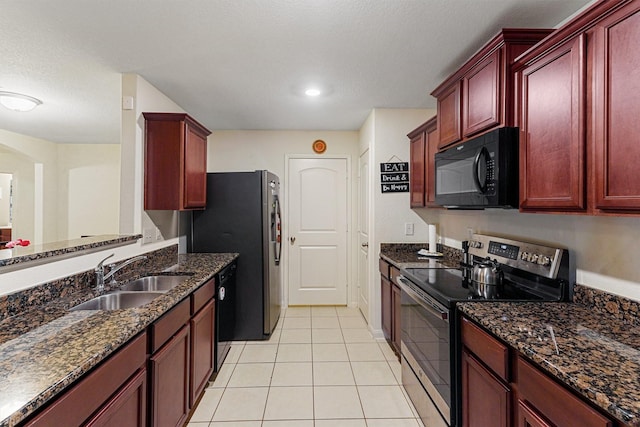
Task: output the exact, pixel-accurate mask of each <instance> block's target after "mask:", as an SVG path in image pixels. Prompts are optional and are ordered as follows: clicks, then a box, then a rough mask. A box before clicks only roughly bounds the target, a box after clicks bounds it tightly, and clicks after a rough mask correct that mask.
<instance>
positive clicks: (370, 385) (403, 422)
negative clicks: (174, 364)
mask: <svg viewBox="0 0 640 427" xmlns="http://www.w3.org/2000/svg"><path fill="white" fill-rule="evenodd" d="M400 381H401V380H400V363H399V362H398V359H397V358H396V356H395V354H394V353H393V351H392V350H391V348H390V347H389V345H388V344H387V343H386V342H385V341H383V340H381V341H377V340H375V339H373V337H372V336H371V334H370V333H369V331H368V329H367V324H366V322H365V321H364V318H363V317H362V315H361V314H360V312H359V311H358V310H357V309H352V308H347V307H291V308H288V309H287V310H285V311H283V314H282V317H281V318H280V321H279V322H278V326H277V327H276V330H275V331H274V333H273V335H272V337H271V339H269V340H268V341H247V342H234V343H233V345H232V347H231V351H230V352H229V355H228V356H227V359H226V360H225V362H224V364H223V366H222V368H221V369H220V372H219V373H218V376H217V377H216V379H215V381H213V382H212V383H211V384H209V388H207V390H206V391H205V394H204V396H203V397H202V399H201V400H200V403H199V404H198V407H197V409H196V411H195V412H194V414H193V416H192V417H191V420H190V421H189V424H188V427H382V426H389V427H422V426H423V424H422V423H421V422H420V419H419V418H417V415H416V412H415V409H414V407H413V405H412V404H411V401H410V400H409V398H408V397H407V395H406V392H405V391H404V389H403V388H402V386H401V382H400Z"/></svg>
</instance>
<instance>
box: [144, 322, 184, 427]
mask: <svg viewBox="0 0 640 427" xmlns="http://www.w3.org/2000/svg"><path fill="white" fill-rule="evenodd" d="M189 332H190V331H189V325H186V326H184V327H183V328H182V329H181V330H180V331H179V332H178V333H177V334H176V335H175V336H174V337H173V338H171V339H170V340H169V342H167V343H166V344H165V345H164V347H162V348H161V349H160V350H159V351H158V352H156V353H155V354H154V355H153V356H152V357H151V359H150V366H151V402H150V403H151V425H152V426H154V427H178V426H182V425H183V424H184V422H185V420H186V419H187V415H188V414H189V378H190V374H189V372H190V371H189V350H190V342H189V341H190V333H189Z"/></svg>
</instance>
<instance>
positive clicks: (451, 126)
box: [437, 81, 462, 149]
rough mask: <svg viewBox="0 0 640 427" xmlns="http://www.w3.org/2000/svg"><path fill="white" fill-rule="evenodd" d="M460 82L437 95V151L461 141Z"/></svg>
mask: <svg viewBox="0 0 640 427" xmlns="http://www.w3.org/2000/svg"><path fill="white" fill-rule="evenodd" d="M461 101H462V100H461V91H460V82H459V81H456V82H454V83H453V84H452V85H451V86H449V87H448V88H446V89H445V90H444V91H442V92H441V93H439V94H438V116H437V117H438V130H439V137H438V149H443V148H445V147H448V146H449V145H451V144H454V143H456V142H458V141H460V140H461V139H462V122H461V116H462V114H461V112H460V105H461Z"/></svg>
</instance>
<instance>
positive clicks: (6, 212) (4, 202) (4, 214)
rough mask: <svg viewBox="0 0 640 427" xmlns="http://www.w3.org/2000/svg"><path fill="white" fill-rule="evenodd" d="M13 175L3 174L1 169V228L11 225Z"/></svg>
mask: <svg viewBox="0 0 640 427" xmlns="http://www.w3.org/2000/svg"><path fill="white" fill-rule="evenodd" d="M12 177H13V175H12V174H10V173H3V172H2V168H1V167H0V227H2V226H5V225H9V224H10V223H11V221H10V218H9V217H10V192H11V179H12Z"/></svg>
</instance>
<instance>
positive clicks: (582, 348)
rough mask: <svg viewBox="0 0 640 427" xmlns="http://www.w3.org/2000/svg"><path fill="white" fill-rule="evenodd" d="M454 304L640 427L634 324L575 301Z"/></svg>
mask: <svg viewBox="0 0 640 427" xmlns="http://www.w3.org/2000/svg"><path fill="white" fill-rule="evenodd" d="M458 308H459V309H460V310H461V311H462V312H463V313H464V314H465V315H466V316H467V317H469V318H471V319H472V320H474V321H475V322H477V323H478V324H479V325H481V326H483V327H484V328H486V329H487V330H489V331H490V332H492V333H493V334H494V335H496V336H497V337H498V338H500V339H502V340H503V341H504V342H506V343H507V344H509V345H510V346H512V347H513V348H515V349H517V350H518V351H520V352H521V353H522V354H523V355H524V356H526V357H527V358H529V359H530V360H532V361H534V362H535V363H536V364H537V365H538V366H539V367H541V368H542V369H543V370H544V371H546V372H547V373H549V374H550V375H551V376H553V377H555V378H557V379H558V380H559V381H560V382H562V383H564V384H566V385H567V386H568V387H569V388H571V389H573V390H574V391H575V392H577V393H578V394H579V395H581V396H583V397H584V398H586V399H587V400H588V401H590V402H592V403H593V404H594V405H596V406H598V407H600V408H602V409H603V410H604V411H605V412H607V413H609V414H610V415H611V416H613V417H614V418H616V419H618V420H620V421H622V422H624V423H626V424H627V425H629V426H640V333H639V331H638V328H637V326H633V325H630V324H628V323H625V322H622V321H620V320H618V319H615V318H614V317H613V316H608V315H606V314H602V313H598V312H594V311H593V310H591V309H588V308H587V307H585V306H583V305H581V304H577V303H508V302H495V303H493V302H481V303H477V302H476V303H474V302H465V303H461V304H458ZM552 335H553V336H555V340H556V342H557V350H556V345H555V344H554V340H553V337H552Z"/></svg>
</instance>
